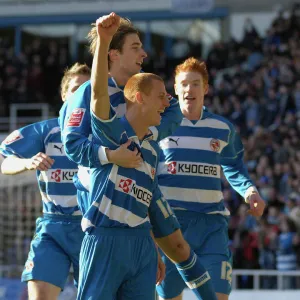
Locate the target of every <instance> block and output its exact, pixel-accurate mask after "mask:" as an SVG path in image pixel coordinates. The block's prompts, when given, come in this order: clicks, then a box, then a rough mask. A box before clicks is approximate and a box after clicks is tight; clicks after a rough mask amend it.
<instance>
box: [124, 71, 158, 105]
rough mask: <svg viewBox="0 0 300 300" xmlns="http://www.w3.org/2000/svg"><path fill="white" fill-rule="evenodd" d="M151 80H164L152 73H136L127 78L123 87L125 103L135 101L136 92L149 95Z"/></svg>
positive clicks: (151, 86)
mask: <svg viewBox="0 0 300 300" xmlns="http://www.w3.org/2000/svg"><path fill="white" fill-rule="evenodd" d="M153 80H158V81H161V82H164V81H163V79H162V78H161V77H160V76H158V75H155V74H152V73H138V74H135V75H133V76H131V77H130V78H129V80H128V81H127V83H126V85H125V87H124V96H125V99H126V102H127V104H129V105H130V104H132V103H133V102H135V96H136V93H137V92H142V93H144V94H146V95H149V94H150V92H151V90H152V88H153Z"/></svg>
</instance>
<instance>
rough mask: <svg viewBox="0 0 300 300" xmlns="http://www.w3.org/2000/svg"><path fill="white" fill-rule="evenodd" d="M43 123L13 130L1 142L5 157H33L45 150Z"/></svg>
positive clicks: (1, 150) (1, 149)
mask: <svg viewBox="0 0 300 300" xmlns="http://www.w3.org/2000/svg"><path fill="white" fill-rule="evenodd" d="M42 124H44V123H34V124H31V125H28V126H25V127H23V128H21V129H18V130H15V131H13V132H12V133H11V134H10V135H8V136H7V137H6V139H5V140H4V141H3V142H2V143H1V146H0V153H1V154H2V155H3V156H4V157H7V156H11V155H15V156H17V157H20V158H31V157H32V156H34V155H36V154H37V153H39V152H45V146H44V138H45V137H44V134H43V132H44V126H43V125H42ZM45 126H46V125H45Z"/></svg>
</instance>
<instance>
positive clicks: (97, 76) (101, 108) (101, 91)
mask: <svg viewBox="0 0 300 300" xmlns="http://www.w3.org/2000/svg"><path fill="white" fill-rule="evenodd" d="M108 49H109V42H107V41H101V37H100V38H99V37H98V41H97V47H96V52H95V56H94V59H93V66H92V75H91V86H92V99H91V108H92V111H93V112H94V114H95V115H96V116H97V117H98V118H100V119H103V120H108V119H109V112H110V102H109V95H108V85H107V81H108V59H107V53H108Z"/></svg>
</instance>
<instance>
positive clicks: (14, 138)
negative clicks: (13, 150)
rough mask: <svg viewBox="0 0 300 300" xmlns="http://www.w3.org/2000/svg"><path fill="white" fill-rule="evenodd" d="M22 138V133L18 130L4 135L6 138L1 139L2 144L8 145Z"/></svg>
mask: <svg viewBox="0 0 300 300" xmlns="http://www.w3.org/2000/svg"><path fill="white" fill-rule="evenodd" d="M22 138H23V135H22V134H21V132H20V131H19V130H15V131H13V132H12V133H11V134H10V135H9V136H7V137H6V139H5V140H4V141H3V144H5V145H10V144H12V143H13V142H15V141H18V140H20V139H22Z"/></svg>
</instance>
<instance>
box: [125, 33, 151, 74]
mask: <svg viewBox="0 0 300 300" xmlns="http://www.w3.org/2000/svg"><path fill="white" fill-rule="evenodd" d="M146 57H147V53H146V52H145V50H144V49H143V44H142V43H141V40H140V38H139V36H138V35H137V34H134V33H133V34H128V35H127V36H126V37H125V41H124V45H123V48H122V52H121V53H119V66H120V69H121V70H122V71H123V72H125V73H126V74H127V75H128V76H132V75H134V74H137V73H139V72H140V71H141V69H142V64H143V61H144V59H145V58H146Z"/></svg>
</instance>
